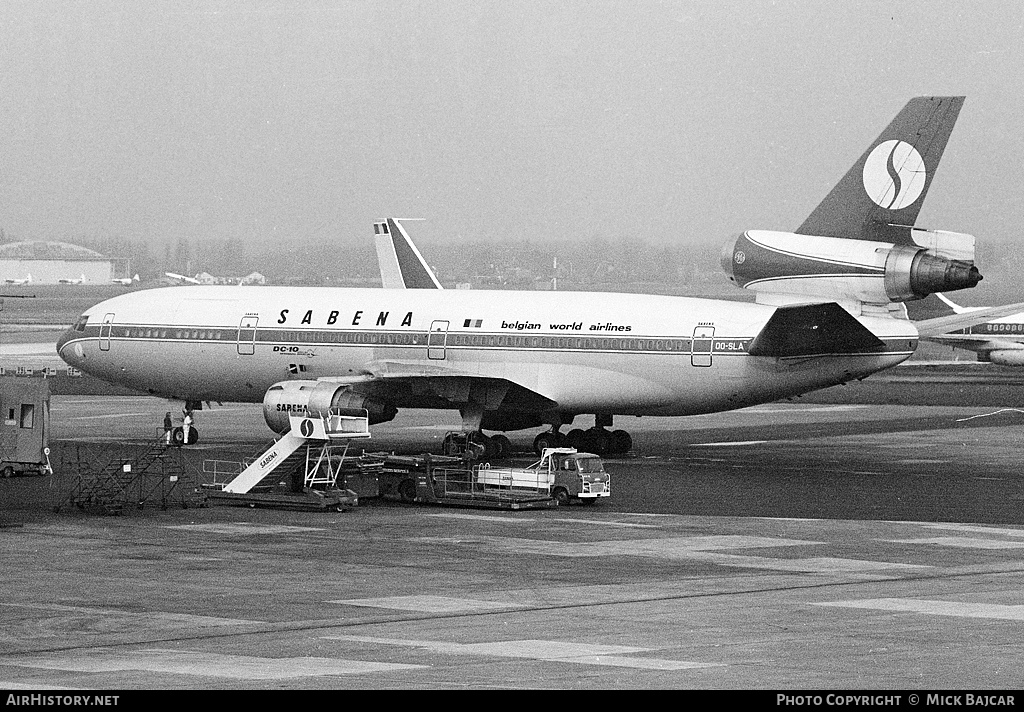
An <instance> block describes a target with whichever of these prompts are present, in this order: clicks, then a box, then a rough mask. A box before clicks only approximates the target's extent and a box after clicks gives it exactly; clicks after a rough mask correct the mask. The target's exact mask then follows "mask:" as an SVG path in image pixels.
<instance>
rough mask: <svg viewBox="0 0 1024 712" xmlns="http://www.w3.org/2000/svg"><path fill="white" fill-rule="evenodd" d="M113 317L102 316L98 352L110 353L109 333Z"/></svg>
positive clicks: (110, 315) (111, 328)
mask: <svg viewBox="0 0 1024 712" xmlns="http://www.w3.org/2000/svg"><path fill="white" fill-rule="evenodd" d="M113 325H114V315H113V314H104V315H103V323H102V324H100V351H110V332H111V331H112V330H113V328H114V327H113Z"/></svg>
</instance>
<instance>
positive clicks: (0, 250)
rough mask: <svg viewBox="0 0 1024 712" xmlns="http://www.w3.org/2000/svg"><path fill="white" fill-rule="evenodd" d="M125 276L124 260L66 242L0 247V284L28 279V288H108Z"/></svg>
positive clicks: (16, 243)
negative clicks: (77, 285) (71, 285)
mask: <svg viewBox="0 0 1024 712" xmlns="http://www.w3.org/2000/svg"><path fill="white" fill-rule="evenodd" d="M127 272H128V265H127V262H126V260H123V259H111V258H109V257H104V256H103V255H101V254H100V253H99V252H96V251H95V250H90V249H88V248H86V247H81V246H79V245H72V244H71V243H68V242H42V241H39V242H8V243H5V244H2V245H0V284H4V283H5V282H7V281H8V280H17V281H19V282H20V281H21V280H24V279H26V278H27V277H28V276H29V275H31V276H32V280H31V283H32V284H58V283H60V282H61V281H62V280H64V281H65V282H72V283H78V282H80V281H81V280H82V277H83V276H84V277H85V281H84V284H110V283H111V281H112V280H113V279H115V278H118V277H123V276H125V274H126V273H127Z"/></svg>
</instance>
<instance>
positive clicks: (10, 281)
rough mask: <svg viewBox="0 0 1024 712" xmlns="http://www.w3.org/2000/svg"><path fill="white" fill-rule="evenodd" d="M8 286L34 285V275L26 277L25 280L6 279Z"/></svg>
mask: <svg viewBox="0 0 1024 712" xmlns="http://www.w3.org/2000/svg"><path fill="white" fill-rule="evenodd" d="M4 283H6V284H32V275H31V274H29V275H26V276H25V279H5V280H4Z"/></svg>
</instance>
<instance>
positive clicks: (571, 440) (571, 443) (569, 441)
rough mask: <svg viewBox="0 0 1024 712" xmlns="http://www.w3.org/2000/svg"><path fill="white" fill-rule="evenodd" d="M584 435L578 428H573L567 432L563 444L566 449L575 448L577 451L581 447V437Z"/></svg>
mask: <svg viewBox="0 0 1024 712" xmlns="http://www.w3.org/2000/svg"><path fill="white" fill-rule="evenodd" d="M585 434H586V433H585V432H584V431H583V430H581V429H580V428H575V429H573V430H570V431H569V434H568V435H566V436H565V444H566V446H567V447H572V448H576V449H577V450H579V449H580V448H582V447H583V436H584V435H585Z"/></svg>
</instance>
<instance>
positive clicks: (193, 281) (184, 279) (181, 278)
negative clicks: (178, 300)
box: [164, 272, 199, 284]
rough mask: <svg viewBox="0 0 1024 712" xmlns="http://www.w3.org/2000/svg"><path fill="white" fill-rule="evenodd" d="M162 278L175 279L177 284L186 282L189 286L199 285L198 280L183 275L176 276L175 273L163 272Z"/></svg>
mask: <svg viewBox="0 0 1024 712" xmlns="http://www.w3.org/2000/svg"><path fill="white" fill-rule="evenodd" d="M164 276H166V277H170V278H171V279H176V280H178V281H179V282H188V283H189V284H199V280H198V279H196V278H195V277H186V276H185V275H183V274H177V273H176V272H164Z"/></svg>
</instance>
